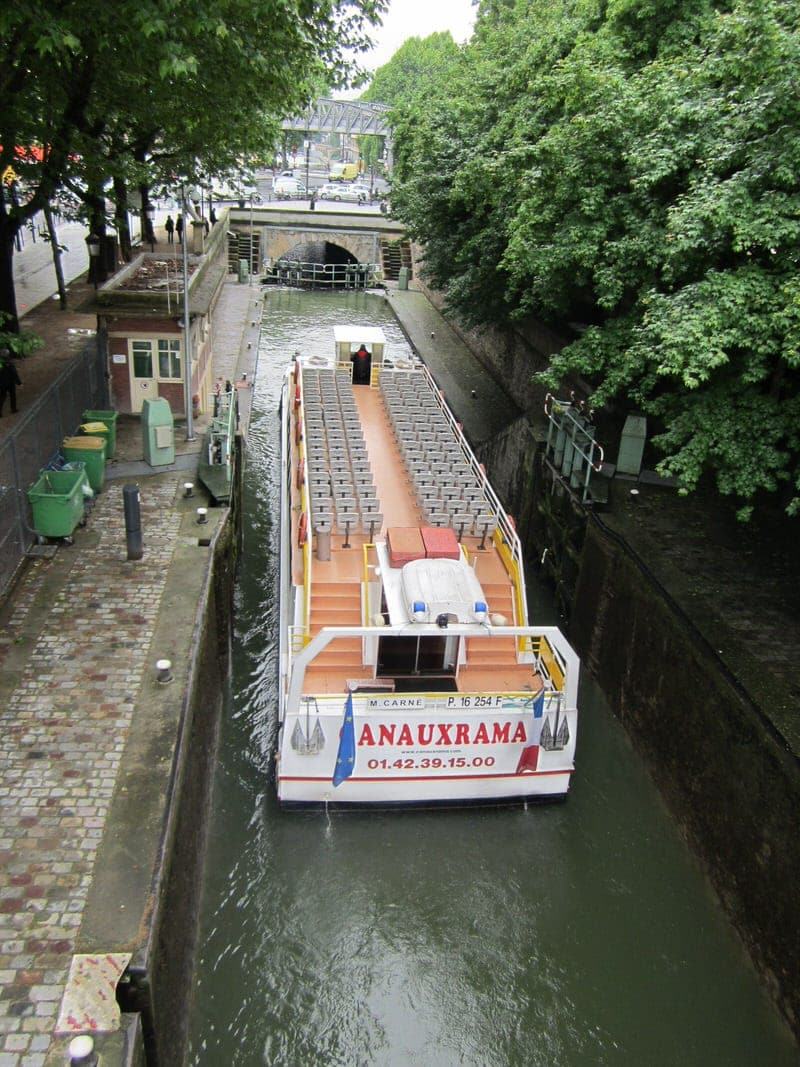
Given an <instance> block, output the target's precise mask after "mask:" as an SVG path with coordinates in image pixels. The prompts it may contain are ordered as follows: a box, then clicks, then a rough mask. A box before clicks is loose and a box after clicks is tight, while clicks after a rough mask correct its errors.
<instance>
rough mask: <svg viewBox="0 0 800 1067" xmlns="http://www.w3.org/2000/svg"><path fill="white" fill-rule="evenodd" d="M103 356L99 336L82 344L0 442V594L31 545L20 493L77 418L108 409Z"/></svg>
mask: <svg viewBox="0 0 800 1067" xmlns="http://www.w3.org/2000/svg"><path fill="white" fill-rule="evenodd" d="M103 351H104V345H103V344H102V342H101V338H100V337H99V336H97V337H93V338H92V339H91V340H90V341H88V342H87V344H86V347H85V348H84V350H83V351H82V352H81V353H80V355H78V356H76V357H75V359H73V360H72V362H71V363H70V364H69V365H68V366H67V367H65V368H64V370H63V371H62V372H61V374H59V376H58V377H57V378H56V380H55V381H54V382H53V383H52V385H50V386H49V388H48V389H47V391H46V392H44V393H42V395H41V396H40V397H39V398H38V400H37V401H36V403H35V404H34V405H33V407H32V408H31V409H30V410H29V411H27V412H25V414H24V415H23V416H22V418H21V419H20V421H19V422H18V423H17V425H16V426H15V427H14V429H13V430H11V432H10V433H9V435H8V437H6V439H5V440H4V441H2V442H0V594H3V593H5V592H6V590H7V589H8V587H9V585H10V584H11V581H12V579H13V577H14V574H15V573H16V571H17V568H18V567H19V564H20V562H21V560H22V559H23V557H24V556H25V553H26V552H27V551H28V549H29V548H30V547H31V545H32V544H33V543H34V541H35V540H36V534H35V532H34V531H33V530H32V528H31V517H32V516H31V509H30V504H29V502H28V497H27V493H26V490H27V489H28V488H30V486H31V485H33V483H34V482H35V481H36V479H37V478H38V477H39V472H40V470H41V469H42V467H46V466H48V464H50V463H51V462H52V461H53V460H54V459H55V457H56V456H57V454H58V451H59V449H60V447H61V442H62V441H63V440H64V438H65V437H68V436H69V435H70V434H71V433H74V432H75V431H76V430H77V428H78V426H79V425H80V423H81V421H82V419H81V415H82V412H83V411H85V410H86V409H87V408H90V409H92V408H93V409H98V408H105V407H107V406H108V382H107V379H106V373H105V365H104V358H103Z"/></svg>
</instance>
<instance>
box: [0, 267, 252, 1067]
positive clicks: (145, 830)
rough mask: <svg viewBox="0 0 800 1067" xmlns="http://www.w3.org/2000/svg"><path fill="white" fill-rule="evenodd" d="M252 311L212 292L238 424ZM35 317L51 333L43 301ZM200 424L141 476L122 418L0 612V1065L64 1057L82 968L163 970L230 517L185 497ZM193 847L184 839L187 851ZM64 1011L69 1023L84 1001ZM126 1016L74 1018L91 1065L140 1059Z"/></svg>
mask: <svg viewBox="0 0 800 1067" xmlns="http://www.w3.org/2000/svg"><path fill="white" fill-rule="evenodd" d="M260 312H261V297H260V292H259V290H258V289H257V288H255V287H250V286H241V285H237V284H235V283H233V282H231V283H228V284H226V285H224V286H223V289H222V293H221V295H220V303H219V309H218V323H219V338H218V343H217V344H215V355H214V373H215V375H216V376H218V377H221V378H223V379H225V378H228V379H230V380H232V381H236V383H237V385H238V386H239V389H238V392H239V398H240V401H241V407H242V410H243V417H242V419H241V420H240V426H241V428H242V430H243V431H246V427H247V424H248V422H249V411H250V403H249V401H250V386H251V385H252V381H253V377H254V373H255V367H256V360H257V352H258V334H259V329H260ZM40 314H47V315H50V314H52V316H53V317H56V322H57V315H58V311H57V309H55V308H53V310H52V313H51V312H50V311H49V309H48V308H46V307H44V308H41V309H40ZM243 375H246V376H247V377H246V380H245V379H243V378H242V376H243ZM197 429H198V438H197V439H196V440H195V441H193V442H184V441H181V440H180V434H181V430H180V425H179V426H178V427H176V452H178V455H176V463H175V464H174V465H173V466H171V467H170V468H169V469H165V468H156V469H150V468H148V467H147V466H146V465H145V464H143V463H142V462H141V457H142V448H141V441H140V433H139V432H138V427H137V424H136V420H133V419H131V420H129V421H128V423H127V425H121V426H119V431H120V433H119V437H120V440H119V445H120V460H119V462H118V463H116V464H114V463H112V464H109V466H108V478H107V483H106V486H105V488H104V490H103V492H102V493H100V494H99V496H98V498H97V501H96V503H95V505H94V507H93V509H92V510H91V512H90V514H89V516H88V520H87V523H86V526H85V528H84V529H78V530H76V533H75V541H74V544H73V545H72V546H64V547H59V548H58V550H57V551H56V553H55V556H54V557H53V558H52V559H35V560H30V561H29V562H28V564H27V566H26V568H25V570H24V573H23V574H22V575H21V576H20V578H19V580H18V582H17V583H16V585H15V586H14V588H13V589H12V591H11V593H10V594H9V595H8V596H7V597H6V599H5V601H4V602H3V603H2V604H0V666H2V671H1V672H0V701H2V710H1V711H0V729H2V731H3V736H4V743H3V747H2V751H1V752H0V826H2V829H1V830H0V983H2V985H1V986H0V1065H2V1067H17V1065H20V1067H23V1065H24V1067H38V1065H40V1064H50V1063H53V1064H55V1063H58V1064H63V1063H64V1062H65V1060H66V1049H67V1047H68V1044H69V1041H70V1040H71V1037H72V1036H74V1033H69V1034H63V1035H62V1034H56V1033H55V1028H56V1025H57V1020H58V1019H59V1015H60V1014H61V1012H62V1007H63V1006H64V1004H65V1003H67V1002H65V1000H64V998H65V993H66V991H67V988H68V982H69V975H70V969H71V966H72V965H73V964H74V962H75V960H76V959H78V958H79V957H87V958H89V959H93V958H94V957H95V956H96V957H97V958H98V959H101V958H102V957H105V956H107V955H111V956H115V957H120V958H125V957H127V956H129V957H130V961H131V965H132V967H136V966H138V965H142V964H143V965H144V966H145V967H151V968H157V967H158V966H159V964H158V961H157V960H155V959H154V955H155V954H156V953H157V951H158V946H157V945H156V943H155V934H156V933H158V931H157V930H156V923H157V921H161V920H162V919H163V915H160V914H159V909H163V905H164V901H165V899H167V888H166V887H165V884H164V882H165V876H166V874H168V867H169V858H170V857H169V853H170V850H171V849H172V847H173V844H174V837H175V833H176V828H175V820H176V810H177V807H178V804H179V800H180V798H179V796H178V795H177V794H178V793H179V792H180V790H181V789H182V788H183V783H182V780H181V777H182V775H185V773H186V772H185V769H184V764H185V762H186V748H187V747H188V746H187V744H186V743H181V742H182V741H183V742H185V741H186V738H182V737H181V732H182V730H183V731H184V732H185V731H187V730H189V729H190V727H191V725H192V723H191V715H190V709H191V706H192V703H193V702H194V703H195V704H196V703H198V700H199V694H198V688H202V687H198V675H200V674H202V671H203V670H205V669H206V668H205V664H204V660H205V659H208V658H213V656H211V657H209V656H208V655H207V654H206V653H207V650H206V653H204V654H199V651H198V650H199V649H200V648H201V644H202V643H201V636H202V633H201V631H202V630H203V628H204V626H205V625H206V619H205V615H204V613H205V612H206V611H207V610H208V607H209V604H210V603H211V602H212V601H213V598H214V590H213V585H214V581H215V578H214V570H215V567H218V566H219V559H218V557H219V556H220V554H221V553H224V552H225V551H227V547H228V546H227V545H226V544H225V543H224V542H225V541H226V537H227V533H226V530H227V526H228V525H229V524H228V514H229V513H228V509H223V508H209V510H208V523H207V525H205V526H203V527H200V526H198V525H197V523H196V517H195V508H196V507H197V506H198V505H201V504H205V503H206V502H207V501H206V500H205V498H204V496H203V495H202V494H201V491H200V487H198V486H197V478H196V476H194V479H193V480H194V482H195V485H196V489H195V495H194V496H193V497H192V498H188V499H187V498H185V497H184V494H183V482H184V481H186V480H188V478H190V477H192V476H193V475H195V473H196V466H197V460H198V457H199V451H200V448H201V437H202V431H203V426H202V425H198V427H197ZM127 481H134V482H136V483H137V484H138V485H139V486H140V491H141V499H142V521H143V536H144V548H145V554H144V558H143V560H141V561H137V562H132V561H128V560H127V558H126V551H125V535H124V522H123V511H122V503H121V493H122V485H123V483H124V482H127ZM212 607H213V604H212ZM215 610H217V611H219V610H220V606H219V605H216V608H215ZM222 610H223V611H224V606H223V608H222ZM160 658H168V659H170V660H171V661H172V663H173V665H174V667H173V670H174V679H173V681H172V682H171V683H170V684H169V685H166V686H160V685H158V683H157V682H156V679H155V661H156V660H157V659H160ZM198 660H199V661H200V662H198ZM214 714H217V712H216V711H214ZM212 718H213V716H212ZM206 730H207V732H208V731H210V730H213V723H212V724H211V725H210V726H208V727H206ZM205 755H206V756H207V753H206V754H205ZM202 837H203V835H202V831H198V832H197V834H196V839H195V840H193V842H192V845H193V848H194V850H195V852H197V851H199V850H200V849H201V848H202V844H203V841H202ZM190 919H191V917H190ZM167 925H168V924H167ZM189 925H191V922H190V923H189ZM159 936H161V935H159ZM167 936H168V935H167ZM101 954H102V957H101ZM83 980H84V982H85V976H84V979H83ZM98 988H99V989H100V991H101V994H102V986H101V985H100V986H99V987H98ZM162 988H163V976H162ZM183 992H184V993H185V990H184V991H183ZM74 993H75V990H74V989H73V990H71V991H70V997H72V994H74ZM68 1003H69V1004H70V1005H71V1006H72V1008H73V1015H74V1014H75V1008H76V1005H77V1006H80V1005H81V1003H82V1002H81V1000H80V998H78V999H75V998H74V997H73V998H72V999H69V1000H68ZM92 1004H93V1005H96V1004H97V1001H96V1000H95V1001H94V1002H92ZM86 1010H87V1011H89V1010H90V1009H89V1008H87V1009H86ZM115 1015H116V1012H115V1011H112V1012H111V1013H110V1015H108V1016H107V1017H106V1020H108V1019H112V1018H113V1017H114V1016H115ZM138 1020H139V1017H138V1016H129V1015H123V1016H122V1018H121V1019H120V1018H115V1019H113V1022H111V1023H109V1022H108V1021H105V1020H103V1019H102V1018H101V1019H100V1020H94V1022H95V1023H97V1025H96V1026H95V1025H94V1024H93V1023H91V1022H89V1019H88V1016H87V1017H83V1018H78V1020H77V1022H78V1029H76V1030H75V1033H81V1032H92V1031H94V1034H95V1038H96V1049H97V1050H98V1051H100V1052H102V1053H103V1059H104V1062H107V1063H114V1062H120V1063H121V1062H128V1060H129V1057H130V1056H135V1055H138V1051H137V1050H139V1049H140V1048H141V1036H138V1037H136V1036H134V1038H133V1040H131V1034H133V1035H136V1034H137V1033H138V1032H139V1031H140V1027H139V1021H138ZM62 1022H63V1019H62ZM82 1024H86V1025H82ZM71 1026H72V1024H68V1028H70V1027H71ZM176 1027H177V1029H178V1030H180V1024H179V1023H177V1024H176ZM146 1038H147V1035H145V1039H146Z"/></svg>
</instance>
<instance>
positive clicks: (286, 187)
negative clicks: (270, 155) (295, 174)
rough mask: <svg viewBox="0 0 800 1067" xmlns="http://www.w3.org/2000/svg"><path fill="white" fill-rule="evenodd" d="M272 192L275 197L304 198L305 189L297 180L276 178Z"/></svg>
mask: <svg viewBox="0 0 800 1067" xmlns="http://www.w3.org/2000/svg"><path fill="white" fill-rule="evenodd" d="M272 191H273V193H275V195H276V196H288V197H291V196H305V195H306V187H305V185H303V183H302V182H301V181H300V180H299V179H297V178H284V177H280V178H276V179H275V181H274V182H273V184H272Z"/></svg>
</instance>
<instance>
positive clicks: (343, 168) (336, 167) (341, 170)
mask: <svg viewBox="0 0 800 1067" xmlns="http://www.w3.org/2000/svg"><path fill="white" fill-rule="evenodd" d="M359 173H360V171H359V167H358V163H331V170H330V174H329V175H328V180H329V181H332V182H351V181H353V179H354V178H357V177H358V175H359Z"/></svg>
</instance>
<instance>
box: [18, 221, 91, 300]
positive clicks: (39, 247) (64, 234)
mask: <svg viewBox="0 0 800 1067" xmlns="http://www.w3.org/2000/svg"><path fill="white" fill-rule="evenodd" d="M56 232H57V234H58V242H59V244H61V245H66V250H65V251H64V252H62V254H61V267H62V270H63V272H64V281H65V284H66V285H69V283H70V282H71V281H73V279H75V278H77V277H79V276H80V275H81V274H85V273H86V271H87V270H88V269H89V252H88V249H87V247H86V235H87V234H88V232H89V231H88V230H87V228H86V227H85V226H84V225H83V223H81V222H66V223H63V224H61V225H59V224H57V225H56ZM25 235H26V241H25V247H24V248H23V249H22V251H21V252H16V253H15V255H14V286H15V288H16V293H17V312H18V313H19V315H20V316H22V315H25V314H27V312H29V311H30V310H31V309H32V308H34V307H36V306H37V305H38V304H41V303H42V301H44V300H49V299H50V298H51V297H52V294H53V292H54V291H55V288H56V274H55V267H54V266H53V251H52V248H51V246H50V242H49V241H44V240H42V238H38V239H37V240H36V242H34V241H32V240H31V236H30V232H29V231H28V230H26V231H25Z"/></svg>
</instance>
